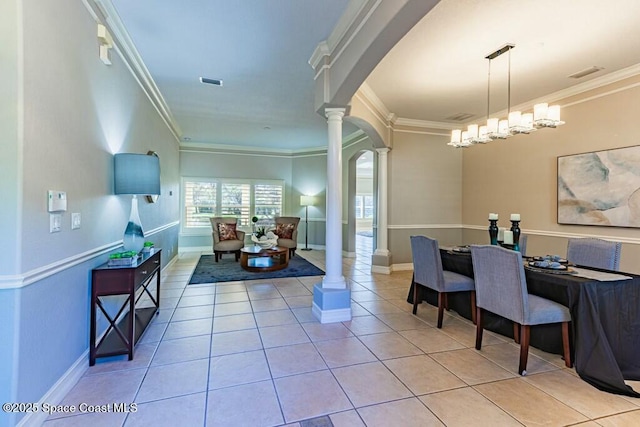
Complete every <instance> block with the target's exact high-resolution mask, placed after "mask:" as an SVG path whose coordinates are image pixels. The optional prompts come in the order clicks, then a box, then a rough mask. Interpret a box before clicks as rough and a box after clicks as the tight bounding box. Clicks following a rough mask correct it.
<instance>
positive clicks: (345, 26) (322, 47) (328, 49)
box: [309, 0, 381, 71]
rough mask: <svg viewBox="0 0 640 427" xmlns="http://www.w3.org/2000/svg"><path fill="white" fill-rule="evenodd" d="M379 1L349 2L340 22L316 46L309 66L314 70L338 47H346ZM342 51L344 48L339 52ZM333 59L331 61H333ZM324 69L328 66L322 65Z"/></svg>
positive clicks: (332, 54) (360, 0) (353, 0)
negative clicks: (325, 38) (364, 12)
mask: <svg viewBox="0 0 640 427" xmlns="http://www.w3.org/2000/svg"><path fill="white" fill-rule="evenodd" d="M380 1H381V0H351V1H350V2H349V3H348V5H347V9H346V10H345V12H344V13H343V14H342V16H341V17H340V20H339V21H338V23H337V24H336V26H335V27H334V29H333V31H332V32H331V34H330V35H329V37H328V38H327V40H324V41H322V42H320V43H318V45H317V46H316V48H315V49H314V51H313V54H311V58H310V59H309V65H311V67H312V68H313V69H314V70H316V71H319V70H318V69H317V67H318V66H319V65H320V64H321V63H322V61H323V60H324V58H327V57H332V56H334V53H335V51H336V49H337V48H338V46H339V45H341V44H342V45H343V46H345V45H348V44H349V42H350V41H351V40H352V39H353V36H354V34H357V32H358V31H359V29H360V28H362V24H363V23H364V22H366V21H367V19H369V16H370V10H371V9H375V7H376V6H377V4H379V3H380ZM366 10H369V13H366V14H364V15H363V13H362V12H363V11H366ZM342 50H344V47H343V48H342V49H341V51H342ZM337 56H339V53H338V55H336V56H335V57H337ZM335 57H334V58H333V60H335ZM324 67H330V65H326V64H325V65H324Z"/></svg>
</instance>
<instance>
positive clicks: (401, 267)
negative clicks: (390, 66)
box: [391, 262, 413, 271]
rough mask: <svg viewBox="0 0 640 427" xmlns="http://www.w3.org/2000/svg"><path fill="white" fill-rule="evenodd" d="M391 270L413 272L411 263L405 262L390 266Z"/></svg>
mask: <svg viewBox="0 0 640 427" xmlns="http://www.w3.org/2000/svg"><path fill="white" fill-rule="evenodd" d="M391 270H393V271H413V263H412V262H405V263H403V264H393V265H392V266H391Z"/></svg>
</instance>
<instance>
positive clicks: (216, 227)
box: [210, 217, 244, 262]
mask: <svg viewBox="0 0 640 427" xmlns="http://www.w3.org/2000/svg"><path fill="white" fill-rule="evenodd" d="M210 220H211V228H212V229H213V232H212V233H211V234H212V235H213V256H214V258H215V260H216V262H218V260H219V259H220V257H221V256H222V254H231V253H232V254H234V255H235V257H236V261H238V260H239V259H240V249H242V248H243V247H244V231H242V230H238V229H237V228H236V226H237V224H238V219H237V218H232V217H224V218H223V217H216V218H210Z"/></svg>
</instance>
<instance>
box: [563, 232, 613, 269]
mask: <svg viewBox="0 0 640 427" xmlns="http://www.w3.org/2000/svg"><path fill="white" fill-rule="evenodd" d="M621 247H622V244H621V243H620V242H609V241H607V240H602V239H596V238H594V237H587V238H583V239H569V242H568V243H567V260H569V261H571V262H572V263H574V264H577V265H584V266H585V267H594V268H603V269H606V270H614V271H618V270H619V268H620V251H621Z"/></svg>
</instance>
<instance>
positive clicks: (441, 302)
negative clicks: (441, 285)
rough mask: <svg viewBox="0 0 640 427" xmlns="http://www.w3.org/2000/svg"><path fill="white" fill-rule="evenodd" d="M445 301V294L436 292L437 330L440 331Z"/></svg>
mask: <svg viewBox="0 0 640 427" xmlns="http://www.w3.org/2000/svg"><path fill="white" fill-rule="evenodd" d="M446 300H447V294H446V292H438V329H442V318H443V317H444V306H445V303H446Z"/></svg>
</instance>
